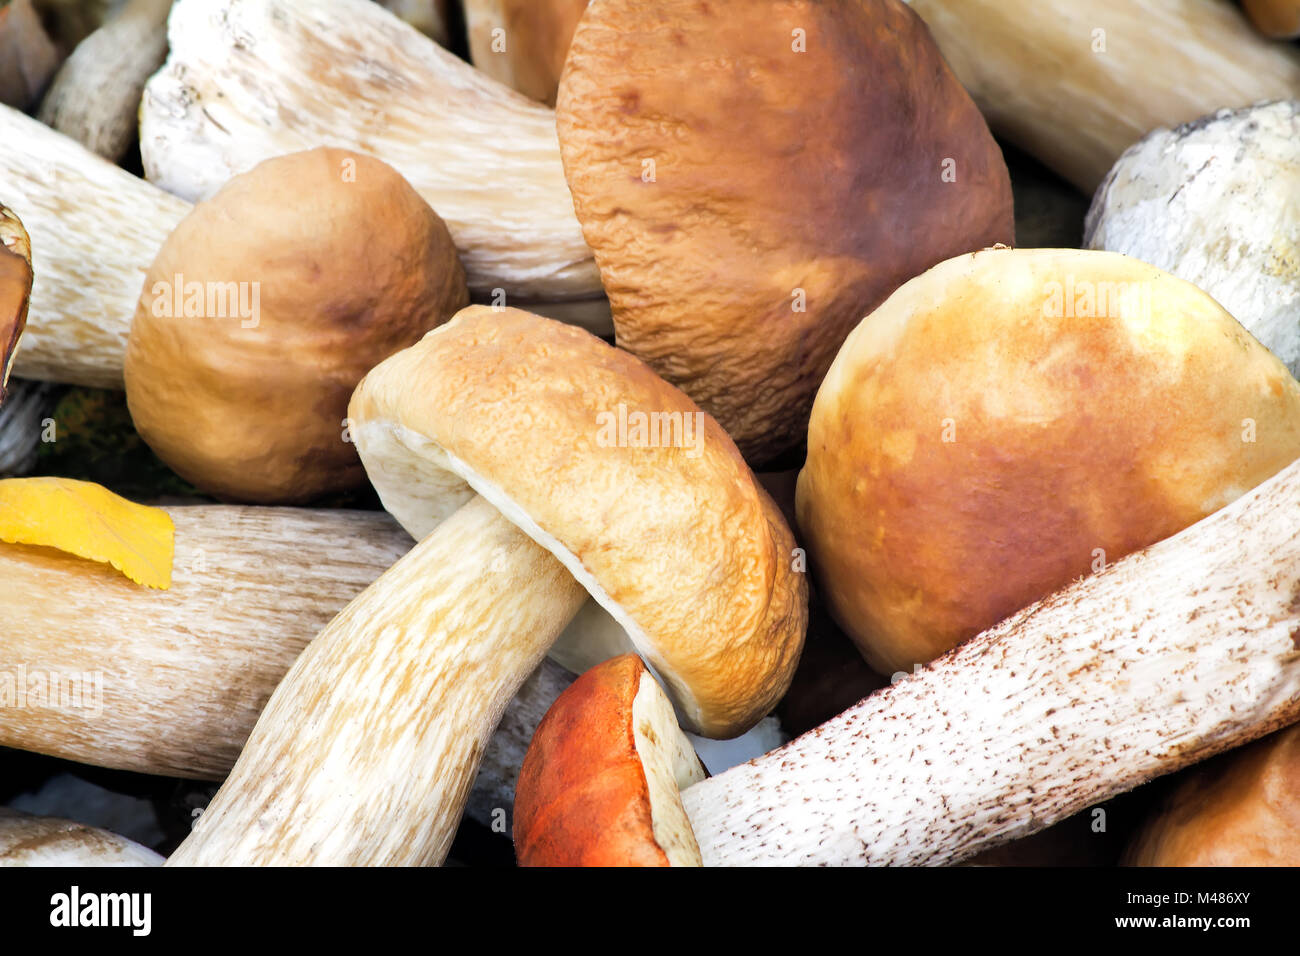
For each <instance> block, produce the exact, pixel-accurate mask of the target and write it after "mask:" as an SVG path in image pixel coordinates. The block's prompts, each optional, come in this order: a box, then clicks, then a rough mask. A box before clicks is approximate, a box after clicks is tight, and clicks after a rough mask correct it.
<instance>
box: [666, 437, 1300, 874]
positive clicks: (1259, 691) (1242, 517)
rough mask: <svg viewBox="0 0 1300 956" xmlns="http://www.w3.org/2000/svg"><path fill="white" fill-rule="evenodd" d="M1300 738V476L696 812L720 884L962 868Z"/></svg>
mask: <svg viewBox="0 0 1300 956" xmlns="http://www.w3.org/2000/svg"><path fill="white" fill-rule="evenodd" d="M1297 718H1300V462H1296V463H1294V464H1292V465H1290V466H1289V467H1288V468H1286V469H1285V470H1284V471H1282V472H1281V473H1279V474H1278V475H1276V476H1274V477H1273V478H1271V479H1269V480H1268V481H1267V482H1265V483H1264V484H1262V485H1260V486H1259V487H1258V488H1256V489H1255V490H1253V491H1251V492H1249V493H1248V494H1246V495H1244V496H1243V497H1242V498H1239V499H1238V500H1237V501H1235V502H1233V503H1232V504H1230V505H1228V506H1227V507H1226V508H1224V509H1223V510H1221V511H1219V512H1216V513H1215V514H1214V515H1211V516H1210V517H1208V518H1206V519H1204V520H1202V521H1200V522H1198V523H1197V524H1195V525H1193V526H1191V527H1190V528H1188V529H1186V530H1185V531H1183V532H1181V533H1180V534H1178V535H1176V536H1174V537H1172V538H1168V539H1166V540H1164V541H1161V542H1159V543H1158V544H1155V545H1152V546H1151V547H1150V548H1147V549H1146V550H1145V551H1141V552H1138V553H1135V554H1132V555H1129V556H1128V557H1126V558H1124V559H1123V560H1121V561H1118V562H1116V563H1115V564H1112V565H1110V566H1109V567H1107V568H1106V569H1105V570H1104V571H1102V572H1101V573H1099V574H1097V575H1095V576H1092V577H1089V578H1086V579H1084V580H1082V581H1080V582H1078V583H1076V584H1074V585H1071V586H1070V587H1068V588H1066V589H1064V590H1062V591H1059V592H1057V593H1056V594H1054V595H1052V596H1051V597H1048V598H1046V599H1044V600H1042V601H1040V602H1038V603H1037V604H1034V605H1032V606H1031V607H1029V608H1026V609H1025V610H1023V611H1021V612H1019V613H1017V614H1015V615H1013V616H1012V617H1011V618H1009V619H1007V620H1006V621H1004V622H1002V623H1001V624H999V625H997V626H996V627H993V628H992V629H990V630H988V631H986V632H985V633H984V634H981V635H980V636H979V637H977V638H975V639H973V640H971V641H970V642H969V643H967V644H965V645H963V646H962V647H960V648H957V649H956V650H954V651H952V652H950V653H949V654H947V655H946V656H945V657H943V658H941V659H940V660H939V661H936V662H935V663H934V664H931V665H930V666H928V667H926V668H924V669H923V670H921V671H920V672H919V673H917V674H916V675H914V676H912V677H909V678H907V679H904V680H902V681H900V682H899V683H897V684H895V685H893V686H891V687H889V688H887V689H885V690H883V691H880V692H878V693H876V694H873V695H872V696H870V697H868V698H867V699H866V700H864V701H862V703H860V704H858V705H857V706H855V707H853V708H851V709H850V710H848V711H846V712H845V713H843V714H842V715H840V716H839V717H837V718H835V719H834V720H832V721H829V722H828V723H826V724H823V725H822V726H821V727H819V728H817V730H815V731H813V732H811V733H808V734H805V735H803V736H802V737H799V738H797V739H796V740H794V741H792V742H791V743H789V744H788V745H786V746H785V747H783V748H781V749H780V750H777V751H775V752H773V753H771V754H769V755H767V756H765V757H762V758H759V759H758V760H755V761H752V762H750V763H748V764H745V765H743V766H740V767H736V768H733V769H731V770H729V771H727V772H726V773H724V774H721V775H719V776H717V777H713V778H711V779H709V780H706V781H704V782H703V783H700V784H698V785H697V786H694V787H691V788H689V789H687V790H686V791H684V792H683V795H682V796H683V801H684V804H685V806H686V809H687V812H688V814H689V815H690V818H691V823H692V826H693V828H694V831H695V835H696V838H697V840H698V841H699V846H700V851H701V853H702V855H703V858H704V862H705V864H706V865H734V864H775V863H799V864H812V863H817V864H828V865H837V864H851V863H870V864H901V865H915V864H927V863H948V862H954V861H957V860H960V859H963V858H965V857H967V856H970V855H972V854H973V853H975V852H976V851H977V850H979V849H981V848H983V847H986V846H991V845H994V844H997V843H1003V842H1006V841H1008V840H1013V839H1015V838H1017V837H1022V836H1027V835H1029V834H1030V833H1033V832H1035V831H1037V830H1040V829H1043V828H1045V827H1048V826H1051V825H1052V824H1053V823H1056V822H1058V821H1059V820H1062V819H1064V818H1065V817H1067V816H1070V815H1071V814H1073V813H1076V812H1078V811H1080V810H1082V809H1084V808H1086V807H1088V806H1091V805H1093V804H1096V803H1099V802H1101V801H1104V800H1107V799H1109V798H1110V797H1112V796H1114V795H1116V794H1118V793H1122V792H1124V791H1126V790H1130V789H1132V788H1133V787H1136V786H1138V785H1139V784H1141V783H1144V782H1146V781H1147V780H1150V779H1152V778H1153V777H1157V776H1160V775H1162V774H1167V773H1170V772H1172V771H1175V770H1178V769H1181V768H1182V767H1185V766H1188V765H1189V764H1192V763H1195V762H1197V761H1199V760H1203V759H1205V758H1207V757H1210V756H1212V755H1213V754H1216V753H1218V752H1220V751H1223V750H1227V749H1229V748H1231V747H1235V746H1238V745H1241V744H1244V743H1246V742H1248V741H1250V740H1253V739H1255V738H1256V737H1260V736H1262V735H1264V734H1266V733H1269V732H1270V731H1272V730H1275V729H1277V728H1279V727H1282V726H1285V725H1287V724H1289V723H1292V722H1294V721H1295V720H1296V719H1297Z"/></svg>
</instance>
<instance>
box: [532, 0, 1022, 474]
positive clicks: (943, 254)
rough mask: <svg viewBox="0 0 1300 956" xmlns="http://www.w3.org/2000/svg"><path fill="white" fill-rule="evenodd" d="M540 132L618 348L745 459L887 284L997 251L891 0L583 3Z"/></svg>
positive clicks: (980, 132) (978, 147) (942, 103)
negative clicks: (597, 279)
mask: <svg viewBox="0 0 1300 956" xmlns="http://www.w3.org/2000/svg"><path fill="white" fill-rule="evenodd" d="M556 118H557V123H558V127H559V135H560V150H561V153H562V154H563V157H564V166H565V173H566V175H567V177H568V181H569V186H570V188H571V189H572V191H573V196H574V203H575V206H576V208H577V211H578V218H579V220H580V221H581V222H582V224H583V231H584V234H585V235H586V237H587V241H588V242H589V243H590V244H591V247H592V249H593V250H594V253H595V256H596V262H597V264H598V265H599V266H600V270H601V277H602V279H603V281H604V285H605V291H606V292H607V294H608V295H609V300H610V304H611V306H612V309H613V313H614V324H615V328H616V331H617V340H618V344H619V345H620V346H622V347H623V348H626V349H628V350H629V351H631V352H632V353H633V354H635V355H637V356H638V357H639V358H641V359H642V360H644V361H645V362H647V363H648V364H649V365H650V366H651V367H652V368H654V369H655V370H656V371H658V372H659V373H660V374H661V375H663V376H664V377H665V378H666V379H668V380H669V381H671V382H672V383H673V384H675V385H677V386H678V387H680V388H681V389H682V390H683V391H685V392H686V393H687V394H688V395H690V396H691V397H692V398H693V399H694V400H695V401H697V402H699V404H700V406H701V407H702V408H704V409H705V410H706V411H707V412H709V413H710V414H711V415H713V416H714V417H715V418H717V419H718V421H719V423H721V424H722V426H723V427H724V428H726V430H727V432H728V434H729V435H731V437H732V438H733V439H734V440H735V442H736V444H737V446H739V448H740V449H741V451H742V452H743V453H744V454H745V455H746V457H747V458H750V459H751V460H755V461H764V460H770V459H772V458H774V457H776V456H778V455H779V454H780V453H782V452H785V451H788V450H790V449H791V448H793V447H795V446H796V445H797V444H798V443H800V442H801V441H802V440H803V435H804V431H805V429H806V426H807V418H808V409H809V407H810V405H811V404H812V398H813V393H814V391H815V390H816V386H817V383H818V382H820V381H821V379H822V376H823V375H824V374H825V372H826V369H827V368H828V367H829V366H830V363H831V360H832V359H833V358H834V357H835V352H836V350H837V349H838V348H839V346H840V343H841V342H842V341H843V340H844V337H845V336H846V335H847V334H848V333H849V331H850V330H851V329H852V327H853V326H854V325H855V324H856V323H857V322H858V321H859V320H860V319H861V318H862V316H863V315H864V314H866V313H867V312H869V311H870V310H871V309H873V308H874V307H875V306H876V305H878V304H879V303H880V302H881V301H882V300H883V299H884V298H885V297H886V296H887V295H889V293H890V292H892V291H893V290H894V289H895V288H896V287H897V286H898V285H900V284H901V283H902V282H904V281H905V280H907V279H908V278H910V277H912V276H913V275H916V274H917V273H918V272H921V271H922V270H924V269H926V268H929V267H930V266H932V265H934V264H935V263H937V262H939V261H941V260H943V259H947V258H948V257H950V256H953V255H957V254H958V253H961V252H967V251H970V250H973V249H978V248H981V247H983V246H986V245H990V244H992V243H995V242H1011V241H1012V236H1013V230H1014V223H1013V216H1012V200H1011V185H1010V181H1009V180H1008V178H1007V169H1006V165H1005V164H1004V163H1003V160H1002V153H1001V151H1000V150H999V148H998V146H997V144H996V143H995V142H994V141H993V138H992V136H990V135H989V131H988V129H987V127H985V125H984V121H983V119H982V118H981V117H980V115H979V112H978V110H977V109H976V108H975V106H974V104H973V103H971V101H970V98H969V97H968V96H967V95H966V93H965V92H964V91H963V90H962V89H961V86H960V85H959V84H958V83H957V81H956V79H955V78H954V77H953V76H952V74H951V72H950V71H949V70H948V68H947V66H946V65H945V64H944V62H943V58H942V57H941V56H940V55H939V51H938V49H937V48H936V47H935V45H934V43H933V41H931V39H930V36H929V33H928V32H927V31H926V29H925V26H924V24H922V23H921V21H920V20H919V19H918V18H917V17H916V16H915V15H913V14H912V13H911V12H910V11H908V10H907V9H906V7H905V6H903V5H902V4H901V3H899V2H897V0H887V2H882V3H873V4H861V3H838V4H789V3H785V2H778V0H762V2H752V3H748V4H743V5H740V6H737V5H726V4H723V5H713V6H706V5H702V4H698V3H695V2H693V0H661V2H658V3H654V4H646V3H641V2H637V0H602V2H601V3H600V4H599V5H596V6H592V7H591V8H590V9H589V10H588V11H587V13H586V15H585V16H584V17H583V18H582V20H581V22H580V23H579V25H578V29H577V32H576V34H575V35H574V38H573V44H572V46H571V48H570V51H569V59H568V64H567V66H566V68H565V74H564V78H563V80H562V81H561V84H560V94H559V104H558V107H557V113H556Z"/></svg>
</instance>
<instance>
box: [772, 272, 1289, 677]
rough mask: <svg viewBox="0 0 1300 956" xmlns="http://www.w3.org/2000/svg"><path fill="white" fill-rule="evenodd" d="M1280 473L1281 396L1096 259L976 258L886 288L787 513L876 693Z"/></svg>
mask: <svg viewBox="0 0 1300 956" xmlns="http://www.w3.org/2000/svg"><path fill="white" fill-rule="evenodd" d="M1297 457H1300V384H1297V382H1296V381H1295V379H1293V378H1292V377H1291V375H1290V374H1289V373H1288V372H1287V369H1286V367H1285V366H1284V365H1283V364H1282V363H1281V362H1280V361H1279V360H1278V359H1277V358H1276V357H1274V356H1273V355H1272V354H1270V353H1269V352H1268V350H1267V349H1265V348H1264V347H1263V346H1262V345H1260V344H1259V343H1258V342H1257V341H1256V340H1255V339H1253V338H1251V337H1250V335H1249V334H1248V333H1247V332H1246V331H1245V330H1244V329H1243V328H1242V327H1241V326H1240V325H1239V324H1238V323H1237V322H1236V321H1235V320H1234V319H1233V318H1232V316H1230V315H1228V313H1227V312H1225V311H1224V310H1223V309H1222V308H1221V307H1220V306H1219V305H1218V303H1216V302H1215V301H1214V300H1213V299H1211V298H1210V297H1209V296H1208V295H1206V294H1205V293H1204V292H1201V291H1200V290H1199V289H1197V288H1196V287H1194V286H1192V285H1190V284H1189V283H1187V282H1184V281H1182V280H1181V279H1177V278H1175V277H1173V276H1171V275H1169V274H1168V273H1164V272H1161V271H1160V270H1159V269H1156V268H1155V267H1154V266H1149V265H1147V264H1145V263H1142V262H1139V261H1138V260H1136V259H1131V258H1129V257H1127V256H1121V255H1119V254H1116V253H1106V252H1083V251H1079V250H1053V249H1029V250H1010V249H991V250H986V251H983V252H978V253H975V254H973V255H965V256H959V257H957V258H955V259H952V260H950V261H948V262H945V263H943V264H942V265H939V266H936V267H935V268H934V269H931V270H930V271H929V272H927V273H925V274H924V275H922V276H919V277H917V278H916V279H913V280H912V281H911V282H909V283H907V284H906V285H904V286H903V287H902V288H900V289H899V290H898V291H897V292H896V293H894V295H893V296H891V297H890V298H889V300H888V301H886V302H885V303H884V305H882V306H881V307H880V308H879V309H877V310H876V311H875V312H874V313H873V314H872V315H870V316H868V317H867V319H865V320H864V321H863V322H862V324H861V325H860V326H858V328H857V329H856V330H855V331H854V332H853V334H852V335H850V336H849V338H848V340H847V341H846V342H845V343H844V348H843V349H842V350H841V351H840V354H839V356H838V357H837V358H836V360H835V364H834V365H833V366H832V367H831V370H830V372H829V373H828V374H827V376H826V381H825V382H824V383H823V385H822V387H821V390H820V391H819V393H818V395H817V401H816V404H815V405H814V407H813V413H812V420H811V424H810V427H809V434H808V460H807V463H806V464H805V466H804V469H803V471H802V473H801V474H800V476H799V486H798V495H797V508H798V516H799V526H800V529H801V531H802V533H803V535H802V537H803V540H804V541H805V543H806V544H807V546H808V548H809V556H810V558H811V559H812V566H813V570H814V572H816V574H817V583H818V587H819V590H820V593H821V594H822V595H823V597H824V598H825V599H826V601H827V603H828V606H829V608H830V609H831V611H832V613H833V615H834V617H835V618H836V620H837V621H838V622H839V623H840V625H841V626H842V627H843V628H844V630H845V631H846V632H847V633H848V634H849V635H850V636H851V637H852V638H853V639H854V641H855V643H857V644H858V647H859V649H860V650H862V652H863V654H864V655H865V656H866V658H867V660H868V661H869V662H870V663H871V665H872V666H873V667H874V668H876V669H877V670H879V671H880V672H881V673H885V674H888V673H890V672H892V671H899V670H910V669H911V667H912V665H913V664H914V663H915V662H922V661H929V660H931V659H933V658H935V657H937V656H938V655H940V654H942V653H943V652H944V651H946V650H948V649H949V648H951V647H954V646H955V645H957V644H959V643H961V642H962V641H964V640H966V639H967V638H970V637H972V636H974V635H975V634H977V633H979V632H980V631H982V630H984V629H985V628H987V627H990V626H992V625H993V624H996V623H997V622H998V621H1000V620H1002V619H1003V618H1005V617H1007V616H1008V615H1010V614H1011V613H1012V612H1014V611H1016V610H1018V609H1019V608H1022V607H1025V606H1026V605H1028V604H1031V603H1032V602H1033V601H1035V600H1037V599H1038V598H1041V597H1043V596H1045V595H1047V594H1049V593H1050V592H1052V591H1055V590H1057V589H1058V588H1060V587H1062V586H1064V585H1065V584H1067V583H1069V582H1070V581H1071V580H1073V579H1074V578H1077V577H1079V576H1080V575H1084V574H1087V573H1089V572H1090V570H1094V569H1096V568H1097V567H1098V564H1097V562H1098V561H1099V560H1100V561H1104V562H1108V563H1109V562H1114V561H1116V560H1118V559H1119V558H1121V557H1122V556H1124V555H1125V554H1128V553H1129V552H1132V551H1136V550H1138V549H1140V548H1143V547H1145V546H1147V545H1149V544H1152V543H1153V542H1155V541H1159V540H1160V539H1162V538H1166V537H1168V536H1170V535H1172V534H1174V533H1176V532H1178V531H1180V530H1182V529H1183V528H1185V527H1187V526H1188V525H1190V524H1192V523H1193V522H1196V521H1198V520H1200V519H1201V518H1203V517H1205V516H1206V515H1208V514H1210V513H1212V512H1214V511H1216V510H1218V509H1219V508H1221V507H1223V506H1224V505H1226V504H1228V503H1229V502H1230V501H1232V500H1234V499H1235V498H1237V497H1239V496H1240V495H1242V494H1243V493H1245V492H1246V491H1248V490H1249V489H1251V488H1253V487H1254V486H1255V485H1257V484H1259V483H1260V482H1262V481H1264V480H1265V479H1267V478H1269V477H1270V476H1272V475H1273V474H1275V473H1276V472H1278V471H1280V470H1281V469H1282V468H1284V467H1286V466H1287V465H1288V464H1290V463H1291V462H1292V461H1294V460H1295V459H1296V458H1297Z"/></svg>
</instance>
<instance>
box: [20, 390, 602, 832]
mask: <svg viewBox="0 0 1300 956" xmlns="http://www.w3.org/2000/svg"><path fill="white" fill-rule="evenodd" d="M5 408H6V410H7V409H8V406H7V405H6V406H5ZM165 510H166V511H167V513H168V515H169V516H170V517H171V519H172V522H173V523H174V525H175V529H176V531H175V557H174V560H173V568H172V583H171V587H170V588H169V589H168V590H166V591H155V590H149V589H145V588H141V587H138V586H136V585H135V584H133V583H131V582H130V581H128V580H127V579H126V578H124V577H123V576H122V575H120V574H118V573H117V572H116V571H114V570H113V569H112V568H110V567H108V566H107V565H101V564H95V563H93V562H89V561H83V560H80V559H78V558H75V557H73V556H71V555H68V554H64V553H62V552H58V551H55V550H53V549H49V548H38V547H28V546H22V545H0V580H3V581H4V582H5V587H4V588H3V589H0V620H3V621H4V622H5V636H4V641H3V642H0V703H3V704H4V706H0V746H4V747H14V748H17V749H20V750H28V751H33V752H36V753H43V754H49V755H51V756H55V757H60V758H62V759H64V760H76V761H79V762H81V763H86V764H92V765H95V766H100V767H110V768H114V769H118V770H129V771H133V772H136V773H148V774H158V775H163V776H173V777H186V778H197V779H204V780H220V779H222V778H223V777H225V776H226V774H227V773H229V772H230V768H231V767H232V766H234V763H235V758H236V757H238V756H239V751H240V749H241V748H242V747H243V745H244V742H245V741H246V740H247V739H248V734H249V732H250V731H251V730H252V729H253V724H254V723H255V722H256V720H257V716H258V714H259V713H261V710H262V707H263V706H264V705H265V703H266V700H267V698H269V697H270V696H271V692H272V691H273V690H275V686H276V684H277V683H279V681H280V679H281V678H282V677H283V676H284V674H285V672H286V671H288V669H289V666H290V665H291V664H292V663H293V661H294V659H295V658H296V657H297V656H298V654H299V653H300V652H301V651H302V649H303V648H304V647H305V646H307V643H308V642H309V641H310V640H311V639H312V638H313V637H314V636H315V635H316V633H317V631H319V630H320V629H321V628H322V627H324V626H325V625H326V624H327V623H328V622H329V620H330V618H331V617H333V616H334V614H335V613H337V612H338V611H339V610H340V609H341V608H342V607H343V606H344V605H345V604H346V603H347V602H348V601H349V600H351V599H352V598H353V597H354V596H355V595H356V594H358V593H359V592H360V591H362V590H363V589H364V588H365V587H366V586H367V585H369V584H371V583H372V582H373V581H374V580H375V579H376V578H377V577H379V575H380V574H382V573H383V572H384V571H385V570H386V569H387V568H388V567H389V566H390V565H392V564H393V562H394V561H396V560H397V559H398V558H399V557H401V556H402V555H403V554H404V553H405V552H406V551H407V550H409V548H410V546H411V540H410V537H409V536H408V535H407V534H406V533H405V532H404V531H402V530H401V528H399V527H398V526H397V525H396V524H395V523H394V522H393V520H392V519H391V518H389V517H388V516H387V515H382V514H374V513H369V512H361V511H357V512H348V511H328V510H314V509H306V508H251V507H243V506H237V505H191V506H180V507H169V508H166V509H165ZM55 597H57V600H55V599H54V598H55ZM579 660H582V659H581V658H579ZM590 663H591V661H590V660H587V661H585V662H584V665H583V666H589V665H590ZM571 679H572V675H571V674H569V672H568V671H566V670H564V669H563V668H561V667H560V666H559V665H557V664H554V663H551V662H549V661H546V662H543V664H542V666H540V667H539V668H538V670H537V672H536V673H535V674H533V676H532V677H530V678H529V679H528V680H527V681H525V683H524V685H523V687H522V688H521V690H520V692H519V694H518V695H517V696H516V698H515V699H514V700H513V701H511V703H510V704H509V705H508V706H507V707H506V711H505V716H504V718H503V720H502V723H501V726H500V727H499V728H498V729H497V732H496V734H495V735H494V736H493V737H492V741H491V743H490V744H489V745H488V747H487V751H486V753H485V755H484V759H483V769H482V772H481V773H480V775H479V777H478V779H477V781H476V782H475V789H474V791H473V793H472V794H471V797H470V804H469V811H470V814H471V815H472V816H473V817H474V818H475V819H477V820H479V821H480V822H483V823H487V824H490V823H492V822H493V816H492V815H493V811H494V810H497V809H498V808H508V807H510V805H511V801H510V797H511V794H512V793H513V790H514V780H515V776H516V775H517V773H518V769H519V763H520V761H521V760H522V759H523V753H524V749H525V748H526V747H527V745H528V741H529V739H530V738H531V737H532V733H533V730H534V728H535V727H536V726H537V722H538V721H539V720H540V719H541V717H542V714H543V713H545V711H546V708H547V707H548V706H550V704H551V702H552V701H554V700H555V698H556V696H557V695H558V694H559V693H560V691H561V690H563V689H564V688H565V687H566V686H568V684H569V682H570V680H571ZM56 681H57V683H56ZM52 692H53V693H54V694H55V696H54V697H51V693H52ZM19 700H21V701H22V703H23V704H24V705H25V706H17V704H18V702H19Z"/></svg>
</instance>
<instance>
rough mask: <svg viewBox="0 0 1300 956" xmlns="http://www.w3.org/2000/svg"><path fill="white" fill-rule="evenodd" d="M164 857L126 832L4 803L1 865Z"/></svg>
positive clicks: (148, 862)
mask: <svg viewBox="0 0 1300 956" xmlns="http://www.w3.org/2000/svg"><path fill="white" fill-rule="evenodd" d="M162 862H163V858H162V857H161V856H159V855H158V854H157V853H155V852H154V851H153V850H150V849H149V848H148V847H145V846H141V845H140V844H139V843H136V842H135V841H134V840H128V839H127V838H126V837H124V836H119V835H118V834H116V833H110V832H109V831H107V830H101V829H99V828H98V827H88V826H85V825H84V824H80V823H74V822H73V821H71V820H60V819H58V818H57V817H33V816H28V815H27V814H26V813H19V812H17V811H16V810H10V809H8V808H7V807H0V866H161V865H162Z"/></svg>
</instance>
